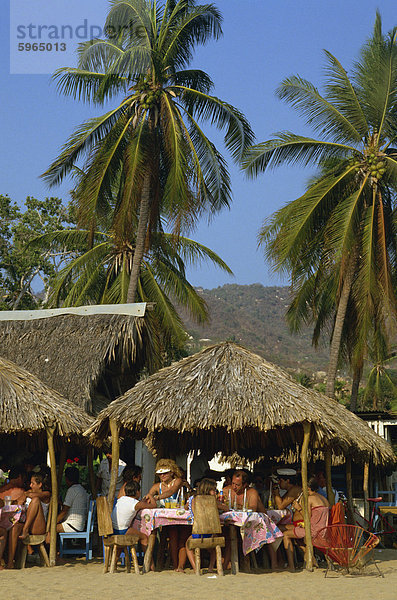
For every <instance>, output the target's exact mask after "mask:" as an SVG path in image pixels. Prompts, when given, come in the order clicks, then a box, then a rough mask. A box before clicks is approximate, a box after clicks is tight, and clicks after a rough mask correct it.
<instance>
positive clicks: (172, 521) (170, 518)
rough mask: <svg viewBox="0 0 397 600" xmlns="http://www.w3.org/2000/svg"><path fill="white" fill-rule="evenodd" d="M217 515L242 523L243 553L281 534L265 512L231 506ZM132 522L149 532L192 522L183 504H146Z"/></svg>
mask: <svg viewBox="0 0 397 600" xmlns="http://www.w3.org/2000/svg"><path fill="white" fill-rule="evenodd" d="M279 516H280V515H278V517H279ZM220 519H221V523H224V524H226V525H236V526H237V527H241V537H242V540H243V553H244V554H248V553H249V552H252V550H258V549H259V548H261V547H262V546H263V545H264V544H272V543H273V542H276V541H277V540H278V539H279V538H281V537H282V536H283V534H282V533H281V531H280V530H279V528H278V527H277V525H276V524H275V523H274V522H273V521H272V520H271V519H270V518H269V517H268V516H267V515H266V514H262V513H257V512H251V513H247V512H242V511H233V510H231V511H228V512H225V513H223V514H221V515H220ZM278 520H280V518H278ZM133 525H134V526H135V527H137V528H138V529H139V531H141V532H142V533H145V534H146V535H148V536H149V535H150V534H151V533H152V531H153V530H154V529H157V528H158V527H160V526H167V525H192V519H191V516H190V513H189V511H188V510H185V509H183V508H172V509H171V508H155V509H148V508H145V509H144V510H141V511H139V512H138V514H137V516H136V517H135V519H134V521H133Z"/></svg>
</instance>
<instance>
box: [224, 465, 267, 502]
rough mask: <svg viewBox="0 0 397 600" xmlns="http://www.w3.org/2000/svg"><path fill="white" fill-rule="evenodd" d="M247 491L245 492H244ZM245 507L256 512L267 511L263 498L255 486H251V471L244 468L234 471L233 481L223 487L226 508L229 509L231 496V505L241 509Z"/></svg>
mask: <svg viewBox="0 0 397 600" xmlns="http://www.w3.org/2000/svg"><path fill="white" fill-rule="evenodd" d="M244 492H245V493H244ZM244 497H245V508H246V509H248V510H252V511H254V512H265V507H264V506H263V503H262V500H261V499H260V497H259V494H258V492H257V491H256V489H255V488H253V487H249V473H247V471H245V470H243V469H238V470H237V471H235V472H234V475H233V478H232V483H231V485H230V486H229V485H228V486H226V487H224V488H223V499H224V500H223V502H224V510H228V509H229V498H230V502H231V507H232V509H233V508H236V509H238V510H241V509H242V508H243V506H244Z"/></svg>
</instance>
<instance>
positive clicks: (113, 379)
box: [0, 315, 145, 413]
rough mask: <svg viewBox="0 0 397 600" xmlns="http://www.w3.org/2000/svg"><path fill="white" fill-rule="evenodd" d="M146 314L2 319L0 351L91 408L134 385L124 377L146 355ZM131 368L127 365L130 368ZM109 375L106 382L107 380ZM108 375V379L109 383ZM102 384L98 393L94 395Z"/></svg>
mask: <svg viewBox="0 0 397 600" xmlns="http://www.w3.org/2000/svg"><path fill="white" fill-rule="evenodd" d="M144 341H145V334H144V319H142V318H136V317H128V316H119V315H90V316H75V315H66V316H57V317H51V318H47V319H36V320H32V321H0V349H1V350H0V353H1V356H3V357H4V358H7V359H9V360H11V361H13V362H15V363H16V364H17V365H19V366H21V367H24V368H25V369H28V371H29V372H31V373H33V374H34V375H36V376H37V377H39V379H41V381H43V382H44V383H45V384H47V385H48V386H49V387H51V388H53V389H54V390H57V391H58V392H59V393H60V394H62V395H63V396H64V397H65V398H67V399H68V400H70V401H72V402H74V403H75V404H77V405H78V406H80V407H81V408H83V409H84V410H86V411H87V412H89V413H92V412H95V408H96V406H95V403H96V401H97V400H98V399H101V402H102V404H101V406H100V407H101V408H102V407H103V406H105V405H106V404H108V403H109V402H110V401H111V400H113V399H114V398H116V397H117V396H119V395H120V394H122V393H123V392H124V391H125V390H126V389H128V387H131V385H133V383H134V380H132V379H131V378H130V380H128V379H127V381H129V383H128V385H124V386H123V385H122V384H121V383H120V379H121V375H122V374H123V372H125V373H126V374H127V375H130V374H131V371H132V368H131V365H132V364H134V368H136V369H138V368H139V364H138V363H139V362H140V361H142V360H143V357H142V356H141V352H139V351H138V349H139V348H141V347H142V346H145V344H144ZM127 371H129V372H128V373H127ZM104 380H105V382H103V381H104ZM106 380H107V383H106ZM98 384H100V392H99V394H98V398H96V397H95V394H96V392H97V386H98Z"/></svg>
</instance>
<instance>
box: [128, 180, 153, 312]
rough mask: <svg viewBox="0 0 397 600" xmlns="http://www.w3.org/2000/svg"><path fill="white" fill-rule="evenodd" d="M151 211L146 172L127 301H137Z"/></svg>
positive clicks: (148, 181) (148, 182)
mask: <svg viewBox="0 0 397 600" xmlns="http://www.w3.org/2000/svg"><path fill="white" fill-rule="evenodd" d="M149 212H150V173H146V175H145V179H144V182H143V186H142V197H141V202H140V206H139V221H138V229H137V233H136V242H135V252H134V259H133V261H132V269H131V276H130V283H129V285H128V292H127V302H128V303H130V302H135V296H136V291H137V288H138V279H139V273H140V270H141V262H142V258H143V254H144V252H145V242H146V234H147V228H148V222H149Z"/></svg>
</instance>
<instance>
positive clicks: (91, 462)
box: [87, 445, 96, 500]
mask: <svg viewBox="0 0 397 600" xmlns="http://www.w3.org/2000/svg"><path fill="white" fill-rule="evenodd" d="M87 466H88V477H89V480H90V489H91V496H92V499H93V500H95V498H96V485H95V473H94V448H93V447H92V446H91V445H90V446H88V449H87Z"/></svg>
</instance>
